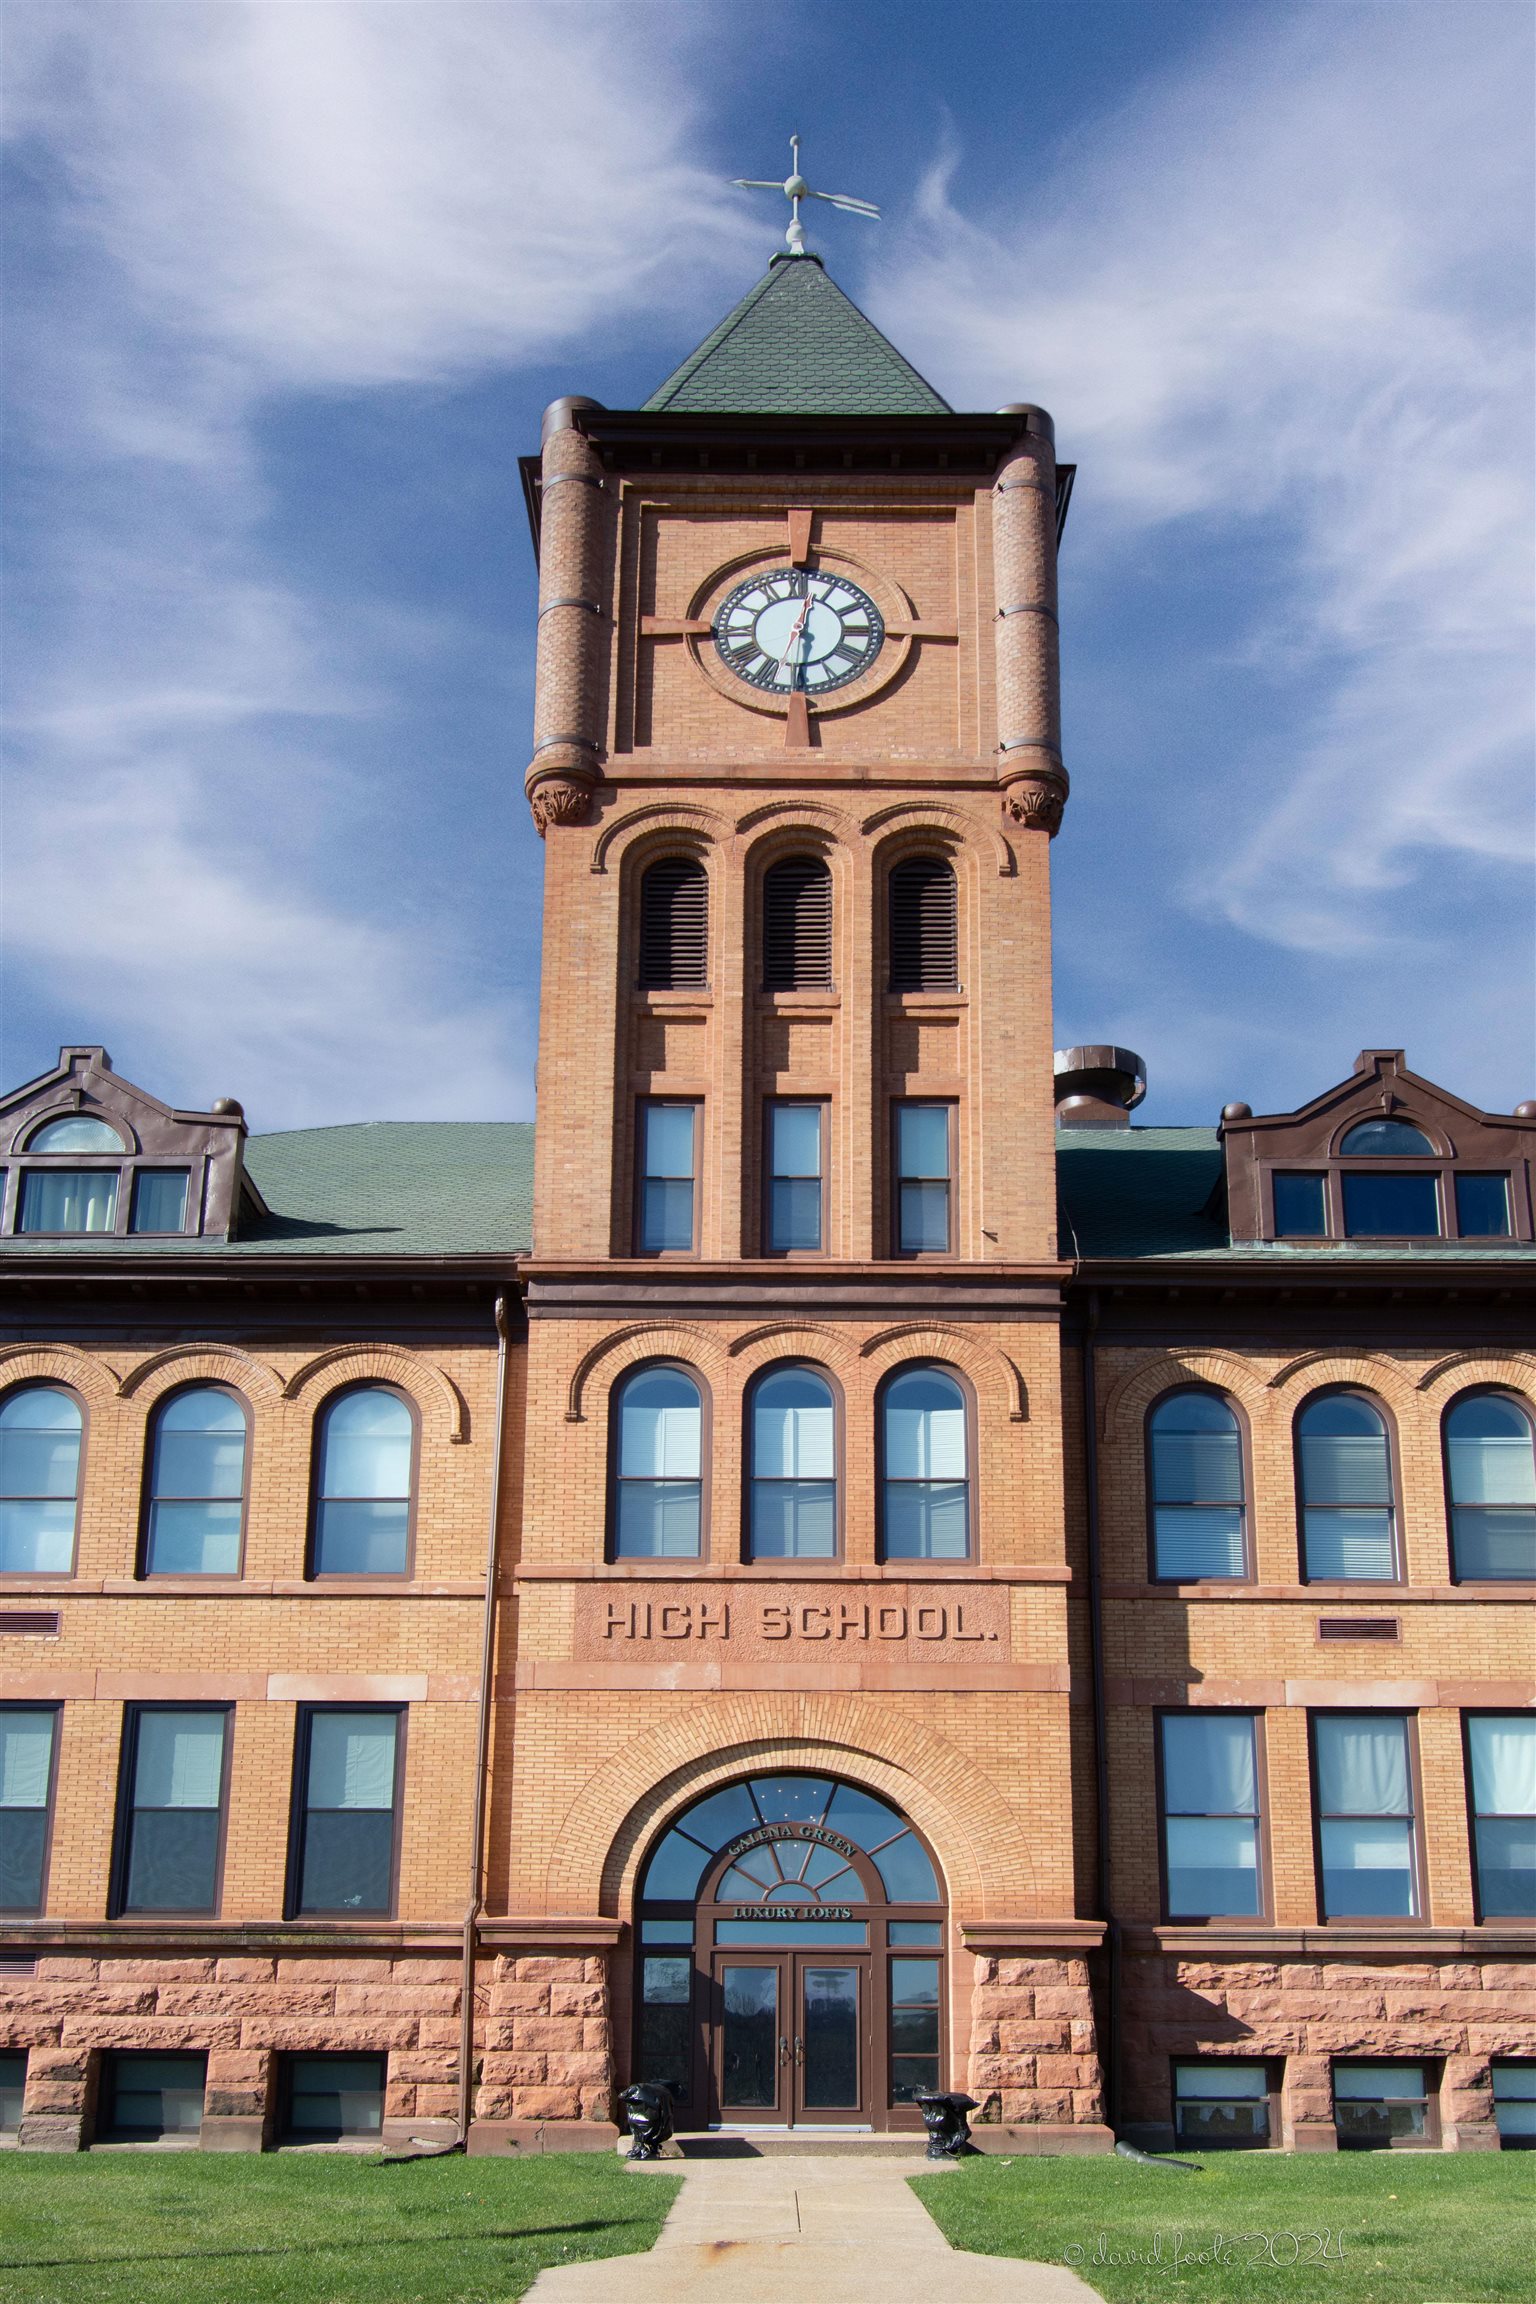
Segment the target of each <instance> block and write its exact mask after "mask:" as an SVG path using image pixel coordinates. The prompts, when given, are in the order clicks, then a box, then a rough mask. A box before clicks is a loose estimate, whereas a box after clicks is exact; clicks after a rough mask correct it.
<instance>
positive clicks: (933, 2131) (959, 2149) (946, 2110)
mask: <svg viewBox="0 0 1536 2304" xmlns="http://www.w3.org/2000/svg"><path fill="white" fill-rule="evenodd" d="M917 2108H918V2110H919V2111H920V2112H921V2114H922V2116H923V2126H924V2127H925V2128H926V2129H927V2131H928V2153H927V2157H928V2158H929V2159H930V2160H958V2159H960V2158H961V2156H962V2155H963V2154H964V2153H966V2152H974V2151H975V2149H976V2147H975V2145H974V2144H973V2143H972V2142H971V2124H970V2121H969V2120H968V2119H967V2118H966V2114H967V2113H968V2112H975V2111H976V2110H977V2109H978V2106H977V2102H976V2099H975V2097H974V2096H938V2095H932V2096H919V2097H918V2099H917Z"/></svg>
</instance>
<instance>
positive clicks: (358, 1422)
mask: <svg viewBox="0 0 1536 2304" xmlns="http://www.w3.org/2000/svg"><path fill="white" fill-rule="evenodd" d="M411 1446H412V1432H411V1413H410V1410H409V1409H408V1408H407V1407H406V1405H405V1402H404V1401H403V1400H401V1399H399V1398H398V1397H397V1396H396V1394H395V1393H393V1392H383V1391H372V1390H369V1391H360V1392H347V1393H343V1395H342V1397H341V1398H340V1399H339V1400H335V1401H333V1402H332V1403H331V1405H330V1407H329V1408H327V1410H326V1411H325V1420H324V1424H323V1426H322V1429H321V1439H320V1493H321V1495H322V1496H366V1497H370V1498H374V1497H377V1498H382V1497H386V1496H387V1497H390V1498H403V1497H407V1496H409V1494H410V1492H411Z"/></svg>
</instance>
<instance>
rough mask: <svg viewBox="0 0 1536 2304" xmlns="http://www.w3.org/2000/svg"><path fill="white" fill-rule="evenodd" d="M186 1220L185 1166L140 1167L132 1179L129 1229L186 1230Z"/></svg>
mask: <svg viewBox="0 0 1536 2304" xmlns="http://www.w3.org/2000/svg"><path fill="white" fill-rule="evenodd" d="M186 1224H187V1171H186V1169H185V1168H141V1169H140V1170H139V1172H138V1175H137V1176H136V1177H135V1178H134V1180H133V1211H132V1214H131V1216H130V1217H129V1221H128V1229H129V1231H130V1232H184V1231H185V1230H186Z"/></svg>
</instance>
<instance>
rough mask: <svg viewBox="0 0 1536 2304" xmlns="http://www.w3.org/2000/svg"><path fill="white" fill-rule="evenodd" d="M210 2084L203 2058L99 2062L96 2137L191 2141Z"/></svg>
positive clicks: (119, 2056)
mask: <svg viewBox="0 0 1536 2304" xmlns="http://www.w3.org/2000/svg"><path fill="white" fill-rule="evenodd" d="M207 2081H208V2059H207V2057H206V2056H132V2055H128V2054H127V2053H125V2052H123V2051H118V2052H117V2053H116V2054H108V2055H107V2056H105V2057H103V2059H102V2074H101V2115H100V2118H99V2119H98V2121H97V2124H96V2125H97V2134H98V2135H100V2136H120V2137H124V2138H135V2139H137V2138H142V2139H143V2141H144V2142H146V2143H148V2142H150V2141H152V2140H153V2139H154V2138H155V2137H157V2136H195V2135H196V2134H197V2132H198V2130H199V2129H200V2128H201V2127H202V2124H203V2096H204V2093H205V2091H206V2088H207Z"/></svg>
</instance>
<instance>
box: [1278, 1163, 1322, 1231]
mask: <svg viewBox="0 0 1536 2304" xmlns="http://www.w3.org/2000/svg"><path fill="white" fill-rule="evenodd" d="M1274 1189H1275V1237H1276V1239H1278V1240H1320V1239H1321V1238H1322V1236H1323V1234H1324V1233H1325V1232H1326V1231H1327V1229H1328V1225H1327V1220H1326V1217H1325V1215H1324V1203H1323V1179H1322V1177H1321V1176H1306V1175H1291V1176H1285V1175H1280V1176H1276V1178H1275V1179H1274Z"/></svg>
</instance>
